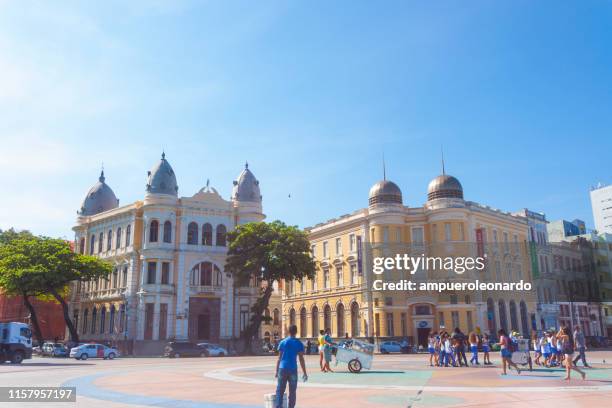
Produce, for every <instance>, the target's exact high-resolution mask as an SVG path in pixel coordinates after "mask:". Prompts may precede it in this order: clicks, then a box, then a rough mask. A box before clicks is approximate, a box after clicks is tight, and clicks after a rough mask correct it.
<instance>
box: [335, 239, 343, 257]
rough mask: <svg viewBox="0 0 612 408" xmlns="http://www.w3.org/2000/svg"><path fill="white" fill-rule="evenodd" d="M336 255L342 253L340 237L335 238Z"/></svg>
mask: <svg viewBox="0 0 612 408" xmlns="http://www.w3.org/2000/svg"><path fill="white" fill-rule="evenodd" d="M336 255H337V256H340V255H342V238H336Z"/></svg>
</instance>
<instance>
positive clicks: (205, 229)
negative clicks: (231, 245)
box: [202, 223, 212, 245]
mask: <svg viewBox="0 0 612 408" xmlns="http://www.w3.org/2000/svg"><path fill="white" fill-rule="evenodd" d="M202 245H212V225H210V224H209V223H206V224H204V225H202Z"/></svg>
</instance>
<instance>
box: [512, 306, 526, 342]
mask: <svg viewBox="0 0 612 408" xmlns="http://www.w3.org/2000/svg"><path fill="white" fill-rule="evenodd" d="M510 325H511V326H512V327H511V329H512V330H520V327H519V324H518V315H517V313H516V302H515V301H514V300H511V301H510ZM527 335H529V333H527Z"/></svg>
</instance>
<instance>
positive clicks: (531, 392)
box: [0, 351, 612, 408]
mask: <svg viewBox="0 0 612 408" xmlns="http://www.w3.org/2000/svg"><path fill="white" fill-rule="evenodd" d="M495 357H496V356H493V360H494V362H495ZM589 357H590V358H591V361H592V362H599V364H596V368H594V369H592V370H588V371H587V374H588V381H584V382H583V381H582V380H579V379H573V380H572V381H571V382H570V383H569V384H567V382H566V381H564V380H563V376H564V372H563V371H561V370H551V369H540V368H538V369H536V370H534V371H533V372H531V373H530V372H525V373H524V374H522V375H520V376H519V375H516V374H515V373H514V372H512V373H511V374H509V375H508V376H505V377H504V376H500V375H499V372H500V369H499V367H480V368H471V367H470V368H452V367H449V368H433V369H432V368H430V367H429V365H428V363H427V362H426V359H427V356H424V355H391V356H378V355H377V356H375V361H374V365H373V367H372V370H370V371H364V372H362V373H361V374H351V373H349V372H348V370H347V369H346V367H345V366H342V365H339V366H338V367H337V372H335V373H328V374H324V373H321V372H320V371H319V369H318V357H317V356H308V357H307V364H308V368H309V374H310V378H309V381H308V382H306V383H303V382H300V384H299V386H298V407H300V408H320V407H321V406H328V407H334V408H343V407H366V408H367V407H404V408H405V407H459V406H471V407H480V406H482V407H485V406H490V405H492V404H503V405H504V407H527V406H529V407H550V406H555V407H556V408H560V407H580V406H585V407H589V408H593V407H600V406H601V407H603V406H609V404H608V402H609V401H610V398H611V397H612V365H610V364H603V360H604V359H605V360H607V361H612V351H611V352H592V353H590V354H589ZM274 364H275V358H274V357H237V358H194V359H179V360H173V359H162V358H138V359H129V358H125V359H117V360H114V361H103V360H88V361H87V362H83V361H75V360H61V359H47V358H35V359H33V360H28V361H26V362H25V363H24V364H23V365H21V366H13V365H2V366H0V382H1V383H2V384H3V385H7V386H10V385H15V386H17V385H20V386H26V385H56V386H57V385H66V386H75V387H77V406H79V407H81V406H82V407H87V408H94V407H95V408H97V407H104V408H115V407H131V408H134V407H142V406H154V407H162V408H166V407H168V408H170V407H172V408H174V407H178V408H195V407H202V408H211V407H219V408H239V407H241V408H249V407H262V406H263V398H264V394H268V393H272V392H274V388H275V383H274V378H273V369H274ZM576 377H578V376H576ZM13 405H14V406H16V407H21V408H23V407H24V406H25V405H23V404H13ZM3 406H4V405H3ZM7 406H10V405H7ZM52 406H58V407H61V406H67V407H68V406H70V407H74V406H75V405H74V404H52Z"/></svg>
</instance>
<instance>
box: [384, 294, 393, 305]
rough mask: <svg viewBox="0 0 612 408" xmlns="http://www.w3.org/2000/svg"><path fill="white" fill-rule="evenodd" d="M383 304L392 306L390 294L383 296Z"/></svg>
mask: <svg viewBox="0 0 612 408" xmlns="http://www.w3.org/2000/svg"><path fill="white" fill-rule="evenodd" d="M385 306H393V298H392V297H391V296H387V297H385Z"/></svg>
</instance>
